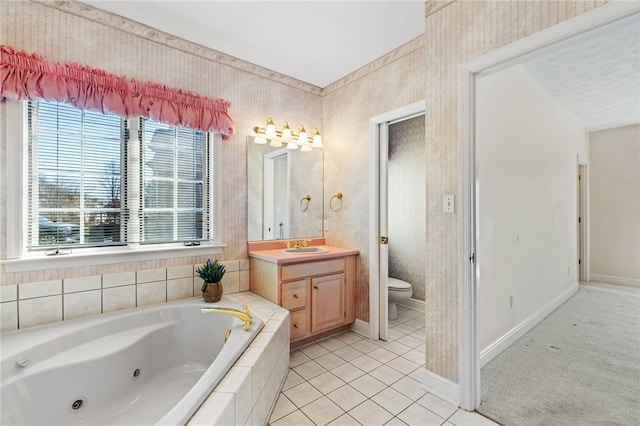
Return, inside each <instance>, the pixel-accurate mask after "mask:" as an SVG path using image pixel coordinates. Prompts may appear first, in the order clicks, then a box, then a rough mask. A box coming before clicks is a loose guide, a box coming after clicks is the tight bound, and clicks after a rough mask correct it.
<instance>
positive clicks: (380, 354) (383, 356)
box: [368, 343, 424, 363]
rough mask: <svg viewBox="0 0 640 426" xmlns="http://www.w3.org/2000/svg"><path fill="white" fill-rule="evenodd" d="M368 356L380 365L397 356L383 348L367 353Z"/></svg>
mask: <svg viewBox="0 0 640 426" xmlns="http://www.w3.org/2000/svg"><path fill="white" fill-rule="evenodd" d="M385 344H386V343H385ZM368 355H369V356H370V357H371V358H373V359H376V360H378V361H380V362H382V363H386V362H389V361H391V360H392V359H394V358H396V357H397V356H398V355H397V354H394V353H393V352H391V351H388V350H386V349H385V348H378V349H376V350H375V351H371V352H369V354H368ZM423 358H424V355H423Z"/></svg>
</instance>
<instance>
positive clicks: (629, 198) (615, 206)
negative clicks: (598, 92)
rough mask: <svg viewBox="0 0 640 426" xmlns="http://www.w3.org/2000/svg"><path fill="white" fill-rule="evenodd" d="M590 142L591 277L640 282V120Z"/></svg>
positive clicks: (597, 134) (597, 135)
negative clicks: (638, 123) (638, 122)
mask: <svg viewBox="0 0 640 426" xmlns="http://www.w3.org/2000/svg"><path fill="white" fill-rule="evenodd" d="M590 142H591V163H590V169H589V188H590V189H589V192H590V193H589V222H588V224H589V237H590V239H589V242H590V243H589V259H590V265H589V272H590V280H591V281H599V282H605V283H612V284H626V285H634V286H640V261H639V260H638V259H640V125H634V126H625V127H618V128H616V129H608V130H602V131H599V132H593V133H591V134H590Z"/></svg>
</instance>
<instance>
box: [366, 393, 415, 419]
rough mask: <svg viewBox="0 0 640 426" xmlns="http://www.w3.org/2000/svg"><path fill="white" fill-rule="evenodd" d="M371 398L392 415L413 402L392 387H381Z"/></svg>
mask: <svg viewBox="0 0 640 426" xmlns="http://www.w3.org/2000/svg"><path fill="white" fill-rule="evenodd" d="M371 399H372V400H373V401H374V402H375V403H376V404H378V405H379V406H381V407H382V408H384V409H385V410H387V411H388V412H390V413H391V414H393V415H394V416H397V415H398V414H399V413H400V412H402V411H403V410H404V409H406V408H407V407H408V406H410V405H411V404H412V403H413V401H412V400H410V399H409V398H407V397H406V396H404V395H402V394H401V393H400V392H398V391H396V390H394V389H392V388H385V389H383V390H382V391H381V392H380V393H378V394H376V395H375V396H373V397H372V398H371Z"/></svg>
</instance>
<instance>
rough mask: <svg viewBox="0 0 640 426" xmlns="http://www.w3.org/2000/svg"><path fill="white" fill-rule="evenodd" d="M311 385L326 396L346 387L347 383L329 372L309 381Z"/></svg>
mask: <svg viewBox="0 0 640 426" xmlns="http://www.w3.org/2000/svg"><path fill="white" fill-rule="evenodd" d="M309 383H311V384H312V385H313V387H314V388H316V389H318V390H319V391H320V392H322V393H323V394H325V395H326V394H328V393H329V392H331V391H334V390H336V389H338V388H339V387H342V386H344V385H345V382H343V381H342V380H340V379H339V378H338V377H336V376H335V375H333V374H332V373H330V372H328V371H327V372H326V373H322V374H320V375H319V376H316V377H314V378H313V379H311V380H309Z"/></svg>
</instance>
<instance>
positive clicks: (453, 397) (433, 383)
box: [414, 368, 460, 407]
mask: <svg viewBox="0 0 640 426" xmlns="http://www.w3.org/2000/svg"><path fill="white" fill-rule="evenodd" d="M414 374H415V376H417V379H418V381H419V382H420V384H421V385H422V387H423V388H424V389H425V390H426V391H427V392H429V393H432V394H434V395H435V396H437V397H439V398H441V399H444V400H445V401H448V402H450V403H452V404H453V405H455V406H456V407H458V406H460V386H459V385H458V384H457V383H454V382H452V381H450V380H447V379H445V378H444V377H442V376H438V375H437V374H435V373H432V372H431V371H429V370H427V369H425V368H420V369H418V370H417V371H416V372H415V373H414Z"/></svg>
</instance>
